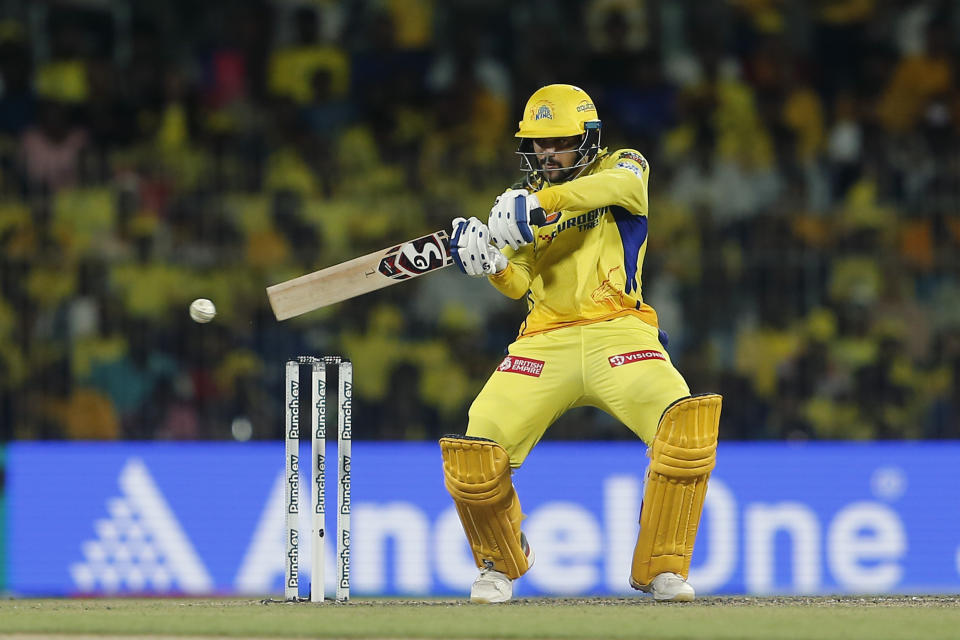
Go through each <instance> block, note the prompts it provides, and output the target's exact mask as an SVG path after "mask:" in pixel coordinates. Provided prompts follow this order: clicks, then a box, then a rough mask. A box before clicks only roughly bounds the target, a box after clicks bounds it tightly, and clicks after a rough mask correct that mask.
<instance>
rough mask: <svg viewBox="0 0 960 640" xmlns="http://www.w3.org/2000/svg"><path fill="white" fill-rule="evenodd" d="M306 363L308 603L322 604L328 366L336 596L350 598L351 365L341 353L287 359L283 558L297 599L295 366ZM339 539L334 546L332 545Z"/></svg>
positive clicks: (290, 592) (289, 590)
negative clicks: (334, 372) (333, 395)
mask: <svg viewBox="0 0 960 640" xmlns="http://www.w3.org/2000/svg"><path fill="white" fill-rule="evenodd" d="M301 365H309V366H310V389H311V397H310V406H311V407H312V408H313V410H312V411H311V416H312V420H311V458H312V479H313V505H312V509H311V511H312V514H311V516H312V521H311V529H312V534H311V538H312V539H313V553H312V562H311V565H310V602H323V601H324V598H325V597H326V585H325V581H324V544H325V539H326V526H325V517H326V475H325V473H326V447H327V366H328V365H336V366H337V368H338V382H339V387H340V388H339V393H338V394H337V398H338V405H337V406H338V411H337V417H338V420H337V538H336V540H335V546H334V551H335V552H336V553H335V555H336V557H337V573H338V576H337V589H336V599H337V600H338V601H345V600H349V599H350V454H351V451H350V450H351V443H352V441H353V438H352V430H353V416H352V413H353V363H352V362H350V361H349V360H347V359H346V358H341V357H340V356H324V357H322V358H316V357H313V356H299V357H297V358H296V359H294V360H288V361H287V365H286V372H285V378H284V380H285V385H284V386H285V387H286V409H285V411H286V423H285V429H284V433H285V448H286V456H285V459H286V476H285V477H286V479H287V481H286V483H285V493H286V496H285V497H286V529H285V533H286V557H285V560H284V567H285V569H284V594H283V595H284V598H285V599H286V600H298V599H299V593H300V592H299V589H300V532H299V529H298V520H299V517H300V366H301ZM337 542H339V549H338V548H337V546H336V543H337Z"/></svg>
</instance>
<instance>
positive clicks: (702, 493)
mask: <svg viewBox="0 0 960 640" xmlns="http://www.w3.org/2000/svg"><path fill="white" fill-rule="evenodd" d="M720 404H721V398H720V396H718V395H716V394H703V395H697V396H690V397H687V398H682V399H681V400H678V401H676V402H675V403H673V404H672V405H670V406H669V407H667V410H666V411H664V412H663V416H662V417H661V418H660V425H659V427H658V429H657V435H656V436H655V437H654V440H653V444H652V446H651V447H650V450H649V455H650V457H651V461H650V467H649V469H648V471H647V482H646V489H645V491H644V494H643V506H642V507H641V510H640V533H639V535H638V536H637V546H636V548H635V549H634V551H633V566H632V567H631V571H630V584H631V585H632V586H633V587H634V588H637V589H639V588H641V587H645V586H647V585H649V584H650V582H651V581H653V579H654V578H655V577H657V576H658V575H660V574H661V573H664V572H667V571H669V572H672V573H676V574H679V575H680V576H682V577H683V578H684V579H685V580H686V578H687V576H688V575H689V573H690V558H691V557H692V556H693V543H694V541H695V540H696V537H697V529H698V528H699V526H700V514H701V512H702V511H703V501H704V499H705V497H706V494H707V481H708V480H709V479H710V472H711V471H712V470H713V467H714V465H715V464H716V452H717V435H718V432H719V424H720Z"/></svg>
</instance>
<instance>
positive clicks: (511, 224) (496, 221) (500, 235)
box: [487, 189, 540, 250]
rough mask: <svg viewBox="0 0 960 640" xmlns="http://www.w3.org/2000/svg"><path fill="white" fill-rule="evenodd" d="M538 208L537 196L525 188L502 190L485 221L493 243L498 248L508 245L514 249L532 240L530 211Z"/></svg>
mask: <svg viewBox="0 0 960 640" xmlns="http://www.w3.org/2000/svg"><path fill="white" fill-rule="evenodd" d="M539 208H540V201H539V200H538V199H537V196H536V195H534V194H532V193H529V192H527V190H526V189H508V190H507V191H504V192H503V194H502V195H500V196H499V197H497V200H496V202H494V204H493V208H492V209H490V219H489V220H488V221H487V224H488V225H489V227H490V233H491V234H492V235H493V244H495V245H496V246H497V247H498V248H500V249H503V248H504V247H505V246H507V245H510V246H511V247H512V248H513V249H514V250H516V249H519V248H520V247H522V246H523V245H525V244H530V243H531V242H533V229H532V228H530V212H531V211H533V210H534V209H539Z"/></svg>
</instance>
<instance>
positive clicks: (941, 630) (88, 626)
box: [0, 595, 960, 640]
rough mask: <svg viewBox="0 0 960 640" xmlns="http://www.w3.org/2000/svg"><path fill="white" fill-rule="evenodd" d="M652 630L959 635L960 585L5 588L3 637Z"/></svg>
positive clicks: (668, 633)
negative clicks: (860, 588) (691, 598)
mask: <svg viewBox="0 0 960 640" xmlns="http://www.w3.org/2000/svg"><path fill="white" fill-rule="evenodd" d="M104 636H110V637H114V638H148V639H149V640H166V639H167V638H204V639H209V638H228V637H229V638H245V639H252V638H304V637H312V638H368V639H372V638H459V639H465V640H466V639H476V640H481V639H488V638H529V639H549V638H600V639H605V638H644V639H660V638H664V639H668V638H669V639H686V638H689V639H691V640H692V639H696V640H707V639H731V640H732V639H735V638H745V639H757V640H760V639H763V640H778V639H783V640H788V639H789V640H793V639H798V640H799V639H806V638H816V639H817V640H832V639H836V640H857V639H861V638H862V639H864V640H866V639H869V640H880V639H890V640H898V639H903V640H908V639H909V640H914V639H922V640H937V639H940V638H944V639H947V638H953V639H956V638H960V596H957V595H948V596H943V595H941V596H870V597H863V596H835V597H834V596H825V597H766V598H748V597H705V598H701V599H699V600H697V601H696V602H693V603H688V604H662V603H661V604H657V603H654V602H652V601H651V600H650V599H649V598H521V599H518V600H516V601H513V602H510V603H507V604H502V605H493V606H490V605H487V606H483V605H472V604H470V603H469V602H466V601H465V600H461V599H456V600H453V599H442V600H441V599H437V600H406V599H363V598H360V599H354V600H351V601H350V602H347V603H334V602H327V603H324V604H310V603H305V602H304V603H286V602H280V601H273V600H250V599H219V600H218V599H151V600H142V599H96V600H85V599H67V600H62V599H56V600H55V599H43V600H40V599H30V600H27V599H23V600H19V599H7V600H2V601H0V639H3V640H12V639H23V640H37V639H39V638H58V639H59V640H79V639H81V638H82V639H87V638H102V637H104Z"/></svg>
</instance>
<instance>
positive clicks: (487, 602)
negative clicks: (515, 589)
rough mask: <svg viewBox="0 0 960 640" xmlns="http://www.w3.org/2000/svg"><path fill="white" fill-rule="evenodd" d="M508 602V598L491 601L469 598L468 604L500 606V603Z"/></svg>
mask: <svg viewBox="0 0 960 640" xmlns="http://www.w3.org/2000/svg"><path fill="white" fill-rule="evenodd" d="M509 601H510V599H509V598H507V599H506V600H491V599H490V598H473V597H471V598H470V602H473V603H475V604H500V603H501V602H509Z"/></svg>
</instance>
